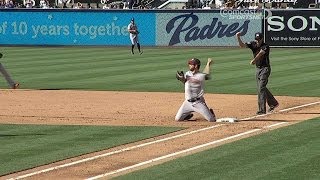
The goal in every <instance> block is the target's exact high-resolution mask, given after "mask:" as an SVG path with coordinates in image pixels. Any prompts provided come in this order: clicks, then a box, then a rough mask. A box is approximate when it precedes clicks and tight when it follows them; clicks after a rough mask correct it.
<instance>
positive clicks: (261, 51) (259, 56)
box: [250, 49, 266, 65]
mask: <svg viewBox="0 0 320 180" xmlns="http://www.w3.org/2000/svg"><path fill="white" fill-rule="evenodd" d="M265 53H266V52H265V51H264V50H262V49H261V50H260V51H259V53H258V54H257V55H256V57H254V58H253V59H252V60H251V61H250V64H251V65H253V64H256V62H257V61H259V60H260V59H262V56H263V55H264V54H265Z"/></svg>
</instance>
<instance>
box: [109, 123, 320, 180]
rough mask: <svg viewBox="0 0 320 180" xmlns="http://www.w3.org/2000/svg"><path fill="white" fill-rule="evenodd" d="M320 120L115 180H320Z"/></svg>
mask: <svg viewBox="0 0 320 180" xmlns="http://www.w3.org/2000/svg"><path fill="white" fill-rule="evenodd" d="M319 129H320V118H317V119H313V120H309V121H305V122H301V123H299V124H295V125H292V126H289V127H285V128H281V129H277V130H274V131H270V132H268V133H264V134H261V135H258V136H254V137H250V138H246V139H243V140H240V141H236V142H233V143H229V144H226V145H224V146H219V147H217V148H214V149H210V150H207V151H203V152H200V153H196V154H194V155H190V156H186V157H183V158H179V159H177V160H174V161H169V162H167V163H164V164H161V165H158V166H153V167H151V168H147V169H144V170H140V171H136V172H133V173H130V174H127V175H124V176H120V177H118V178H115V179H130V180H131V179H139V180H141V179H146V180H147V179H148V180H149V179H157V180H158V179H175V180H177V179H178V180H180V179H181V180H185V179H208V180H209V179H210V180H211V179H219V180H222V179H226V180H230V179H241V180H242V179H243V180H252V179H268V180H269V179H277V180H278V179H290V180H301V179H320V171H319V169H320V163H319V160H320V153H319V150H320V138H319V137H320V131H319Z"/></svg>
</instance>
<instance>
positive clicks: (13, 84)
mask: <svg viewBox="0 0 320 180" xmlns="http://www.w3.org/2000/svg"><path fill="white" fill-rule="evenodd" d="M2 57H3V54H2V53H0V58H2ZM0 72H1V74H2V75H3V77H4V78H5V79H6V81H7V82H8V84H9V86H10V87H11V88H12V89H17V88H18V87H19V85H20V84H19V83H16V82H14V81H13V79H12V78H11V76H10V75H9V73H8V72H7V70H6V69H5V68H4V66H3V65H2V64H1V63H0Z"/></svg>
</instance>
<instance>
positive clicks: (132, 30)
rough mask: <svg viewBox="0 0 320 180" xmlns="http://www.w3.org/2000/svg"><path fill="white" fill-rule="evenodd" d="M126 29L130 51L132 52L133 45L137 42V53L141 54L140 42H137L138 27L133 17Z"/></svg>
mask: <svg viewBox="0 0 320 180" xmlns="http://www.w3.org/2000/svg"><path fill="white" fill-rule="evenodd" d="M128 31H129V33H130V40H131V53H132V54H134V51H133V49H134V46H135V44H137V47H138V50H139V53H140V54H142V51H141V50H140V43H139V37H138V34H139V31H138V27H137V25H136V24H135V22H134V18H132V19H131V22H130V24H129V25H128Z"/></svg>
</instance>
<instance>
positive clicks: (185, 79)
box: [175, 58, 216, 122]
mask: <svg viewBox="0 0 320 180" xmlns="http://www.w3.org/2000/svg"><path fill="white" fill-rule="evenodd" d="M212 63H213V61H212V59H211V58H208V62H207V65H206V67H205V68H204V70H203V73H201V72H200V71H199V69H200V65H201V62H200V60H199V59H197V58H193V59H191V60H189V61H188V66H189V71H187V72H186V74H183V73H182V72H180V73H179V72H177V75H176V76H177V79H178V80H180V81H181V82H182V83H184V87H185V100H184V101H183V103H182V105H181V107H180V109H179V110H178V112H177V114H176V117H175V120H176V121H183V120H189V119H191V118H192V117H193V114H192V112H197V113H200V114H201V115H202V116H204V117H205V118H206V120H208V121H210V122H215V121H216V117H215V114H214V112H213V110H212V109H209V108H208V106H207V104H206V102H205V99H204V97H203V96H204V81H205V80H208V79H210V66H211V64H212Z"/></svg>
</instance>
